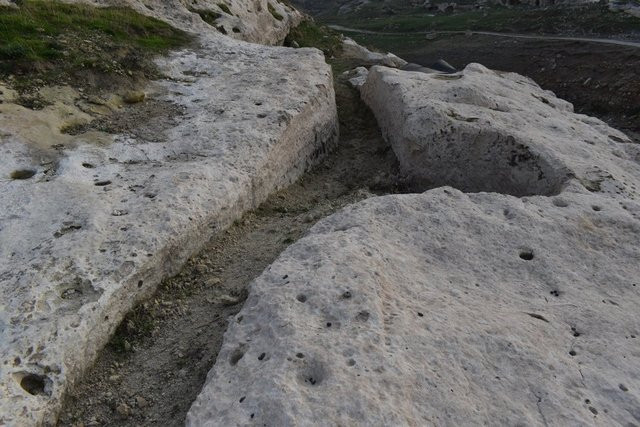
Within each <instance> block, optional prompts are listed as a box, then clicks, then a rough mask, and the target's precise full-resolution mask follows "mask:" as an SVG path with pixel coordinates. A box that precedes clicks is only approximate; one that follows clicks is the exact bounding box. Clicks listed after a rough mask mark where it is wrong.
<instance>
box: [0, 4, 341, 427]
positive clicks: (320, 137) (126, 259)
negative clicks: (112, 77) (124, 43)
mask: <svg viewBox="0 0 640 427" xmlns="http://www.w3.org/2000/svg"><path fill="white" fill-rule="evenodd" d="M104 4H110V3H104ZM219 4H222V3H219ZM219 4H217V5H214V4H213V3H207V4H205V3H201V2H199V3H198V8H207V9H210V10H212V11H214V12H215V13H219V14H221V15H225V13H226V15H228V16H226V15H225V16H224V17H222V18H221V19H222V23H221V24H220V25H222V26H225V28H226V26H227V25H233V26H234V27H232V31H228V33H229V35H231V36H234V37H237V38H242V39H245V40H249V41H254V42H263V43H267V44H274V43H278V42H279V41H281V40H282V39H283V37H284V35H285V34H286V33H287V31H288V28H289V26H291V25H294V24H295V23H296V22H297V21H298V19H299V14H297V12H294V11H292V10H291V9H290V8H288V7H287V6H284V5H282V4H280V3H277V2H270V3H268V2H267V1H265V0H260V1H257V0H256V1H234V2H228V3H226V7H223V8H222V9H223V10H220V6H219ZM127 5H128V6H130V7H133V8H134V9H136V10H139V11H140V12H142V13H145V14H149V15H152V16H155V17H158V18H160V19H162V20H165V21H167V22H169V23H171V24H172V25H175V26H177V27H179V28H181V29H184V30H188V31H191V32H195V33H197V34H198V35H199V38H198V41H197V43H196V45H195V46H192V47H190V48H188V49H183V50H181V51H177V52H174V53H172V54H171V55H169V56H167V57H164V58H161V59H159V60H158V66H159V68H160V71H161V73H162V74H163V76H164V78H163V79H161V80H158V81H154V82H151V83H150V84H149V85H148V86H147V87H145V88H143V89H144V92H145V93H146V99H147V101H145V102H143V103H140V104H134V105H138V106H139V107H131V108H133V110H128V111H134V112H135V108H145V107H144V106H145V105H149V104H148V103H156V104H160V105H163V106H165V107H166V109H167V110H168V111H169V112H170V113H167V114H166V115H164V116H160V117H159V118H157V119H156V120H155V121H148V120H140V119H133V120H140V122H139V123H134V125H133V131H131V132H126V133H116V134H109V133H105V132H101V131H91V132H85V133H81V134H78V135H73V134H68V133H64V132H63V131H64V130H65V129H66V128H68V127H69V126H71V125H74V124H76V123H78V122H86V121H87V120H90V117H87V115H86V114H85V113H84V112H83V111H81V110H79V109H78V106H77V94H76V93H74V91H73V90H72V89H70V88H64V87H63V88H60V87H57V88H55V87H54V88H47V89H46V90H45V92H47V91H48V92H47V93H49V94H50V92H51V91H53V92H55V94H56V95H55V96H54V97H53V98H52V99H55V102H53V104H52V105H49V106H46V107H45V108H43V109H41V110H30V109H27V108H24V107H22V106H20V105H18V104H16V103H14V102H13V101H14V99H13V98H14V97H15V96H16V94H15V93H14V92H12V91H11V90H9V89H7V88H3V90H2V97H3V99H2V100H3V103H2V104H0V113H1V115H0V135H1V138H2V145H0V153H1V154H0V155H1V156H2V159H3V162H2V164H0V176H2V177H3V182H2V186H0V199H1V200H2V202H3V205H4V208H3V210H2V213H1V214H0V242H2V244H1V245H0V293H1V298H0V301H1V302H0V358H1V360H2V363H1V364H0V424H3V425H34V424H43V423H44V424H50V423H53V422H54V421H55V416H56V411H57V410H58V408H59V405H60V399H61V397H62V396H63V394H64V393H65V391H66V390H67V389H68V388H69V387H70V386H72V385H73V383H74V381H75V380H76V379H77V378H78V377H79V375H81V373H82V372H83V370H84V369H85V368H86V367H87V366H88V365H89V364H90V363H91V362H92V361H93V360H94V358H95V356H96V353H97V352H98V351H99V350H100V348H101V347H102V346H103V345H104V343H105V342H106V340H107V339H108V338H109V336H110V335H111V333H112V332H113V331H114V329H115V327H116V326H117V325H118V324H119V323H120V321H121V319H122V317H123V316H124V314H126V313H127V312H128V311H129V310H130V309H131V308H132V307H133V306H134V305H135V304H136V302H138V301H140V300H141V299H144V298H146V297H148V296H149V295H151V294H152V293H153V292H154V290H155V288H156V286H157V284H158V282H159V281H160V280H161V279H162V278H163V277H166V276H167V275H170V274H174V273H175V272H176V271H177V270H178V269H179V268H180V266H181V264H182V263H183V262H184V260H185V259H186V258H187V257H188V256H190V255H191V254H192V253H193V252H194V251H195V250H197V249H198V248H199V247H200V246H201V245H202V244H203V243H204V242H205V241H206V240H207V239H208V238H209V237H210V236H212V235H214V234H216V233H218V232H219V231H220V230H223V229H224V228H226V227H227V226H228V225H229V224H230V223H232V222H233V221H234V220H235V219H236V218H238V217H239V216H240V215H241V214H242V213H244V212H245V211H247V210H249V209H252V208H255V207H256V206H257V205H259V204H260V203H261V202H262V201H263V200H264V199H265V198H266V197H267V196H268V194H270V193H271V192H273V191H274V190H276V189H279V188H282V187H283V186H286V185H288V184H289V183H291V182H292V181H293V180H295V179H296V178H297V177H298V176H299V175H300V174H301V173H302V172H303V171H304V170H305V169H306V168H307V167H309V166H310V165H312V164H314V163H315V162H316V161H317V160H318V159H319V158H321V156H322V155H323V153H324V152H325V151H326V150H327V149H328V148H329V147H330V146H331V145H332V144H333V143H334V142H335V139H336V136H337V122H336V109H335V99H334V93H333V86H332V84H333V83H332V76H331V71H330V69H329V67H328V65H327V64H326V63H325V61H324V57H323V56H322V54H321V53H320V52H319V51H317V50H313V49H299V50H293V49H288V48H280V47H267V46H261V45H255V44H249V43H245V42H243V41H238V40H233V39H231V38H229V37H226V36H223V35H222V34H221V33H220V30H218V29H216V28H215V26H212V25H209V24H208V23H206V22H205V21H203V20H202V18H201V14H198V13H195V12H191V11H190V10H189V9H193V8H194V7H195V2H194V3H193V5H191V6H185V5H184V4H183V3H180V2H171V1H167V2H161V1H155V2H145V3H142V2H127ZM227 9H228V12H229V13H227V12H226V10H227ZM227 23H229V24H227ZM216 24H218V23H217V22H216ZM236 26H237V27H238V28H239V29H240V31H238V32H235V31H233V28H235V27H236ZM256 70H260V72H259V73H257V72H256ZM141 98H142V97H140V99H141ZM140 99H136V100H131V102H137V101H139V100H140ZM120 102H121V101H120ZM135 117H138V116H135Z"/></svg>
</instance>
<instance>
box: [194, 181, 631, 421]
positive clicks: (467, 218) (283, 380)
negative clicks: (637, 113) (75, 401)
mask: <svg viewBox="0 0 640 427" xmlns="http://www.w3.org/2000/svg"><path fill="white" fill-rule="evenodd" d="M594 207H597V208H598V209H599V210H597V211H596V210H594ZM638 241H640V204H638V203H637V202H636V201H631V200H628V201H625V202H624V203H623V204H619V203H618V202H617V201H616V200H614V199H612V198H611V197H608V196H601V195H592V194H585V193H584V192H570V193H566V194H563V195H562V197H561V198H548V197H540V196H535V197H531V198H524V199H518V198H515V197H512V196H507V195H500V194H492V193H479V194H469V195H467V194H463V193H461V192H460V191H458V190H455V189H453V188H450V187H446V188H439V189H436V190H432V191H429V192H427V193H424V194H416V195H403V196H386V197H380V198H373V199H369V200H367V201H365V202H362V203H360V204H357V205H355V206H351V207H349V208H347V209H345V210H344V211H342V212H341V213H338V214H336V215H334V216H332V217H329V218H328V219H326V220H324V221H322V222H321V223H320V224H318V225H317V226H316V227H315V228H314V229H313V230H312V231H311V232H310V233H309V235H308V236H307V237H306V238H304V239H302V240H301V241H299V242H298V243H296V244H295V245H293V246H291V247H290V248H288V249H287V250H286V251H285V252H284V253H283V254H282V255H281V256H280V258H279V259H278V260H277V261H276V262H275V263H274V264H273V265H272V266H271V267H270V268H269V269H268V270H267V271H265V273H264V274H263V275H262V276H261V277H259V278H258V279H257V280H256V281H255V282H254V283H253V284H252V286H251V289H250V296H249V299H248V300H247V302H246V303H245V307H244V308H243V310H242V311H241V312H240V313H239V314H238V315H237V316H236V317H235V319H233V320H232V321H231V323H230V326H229V329H228V331H227V332H226V334H225V340H224V344H223V347H222V350H221V351H220V353H219V355H218V358H217V361H216V364H215V366H214V368H213V369H212V370H211V372H210V373H209V376H208V380H207V384H206V385H205V387H204V389H203V391H202V392H201V394H200V396H199V397H198V399H197V400H196V402H195V403H194V405H193V406H192V408H191V410H190V412H189V415H188V417H187V425H188V426H218V425H229V426H230V425H263V424H266V425H279V426H290V425H327V426H331V425H362V426H370V425H479V424H488V425H496V424H498V425H551V426H565V425H593V424H595V425H634V424H638V423H640V370H638V366H640V350H639V348H640V347H639V345H638V342H639V340H640V316H639V315H638V306H639V305H640V289H639V288H640V248H639V247H638ZM529 254H532V256H533V259H531V260H527V259H523V258H529Z"/></svg>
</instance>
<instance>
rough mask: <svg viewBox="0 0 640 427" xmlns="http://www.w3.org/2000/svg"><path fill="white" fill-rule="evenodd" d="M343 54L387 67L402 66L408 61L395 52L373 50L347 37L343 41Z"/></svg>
mask: <svg viewBox="0 0 640 427" xmlns="http://www.w3.org/2000/svg"><path fill="white" fill-rule="evenodd" d="M342 51H343V53H342V54H343V55H344V56H345V57H348V58H354V59H359V60H361V61H365V62H367V63H371V64H377V65H384V66H387V67H394V68H402V67H404V66H405V65H407V61H405V60H404V59H402V58H400V57H398V56H396V55H394V54H393V53H386V54H385V53H380V52H372V51H370V50H369V49H367V48H366V47H364V46H361V45H359V44H358V43H357V42H356V41H354V40H352V39H350V38H348V37H346V38H345V39H344V40H343V41H342Z"/></svg>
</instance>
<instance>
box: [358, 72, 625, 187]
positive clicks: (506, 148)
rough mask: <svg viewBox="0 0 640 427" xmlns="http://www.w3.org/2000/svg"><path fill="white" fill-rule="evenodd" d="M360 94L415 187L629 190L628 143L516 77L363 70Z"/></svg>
mask: <svg viewBox="0 0 640 427" xmlns="http://www.w3.org/2000/svg"><path fill="white" fill-rule="evenodd" d="M361 93H362V98H363V99H364V100H365V102H366V103H367V105H369V107H371V109H372V110H373V112H374V114H375V116H376V118H377V120H378V123H379V125H380V128H381V130H382V132H383V135H384V136H385V138H386V139H388V140H389V142H390V143H391V145H392V147H393V150H394V152H395V153H396V155H397V156H398V159H399V161H400V164H401V167H402V170H403V172H404V173H405V174H406V175H408V177H409V178H410V179H411V180H412V181H414V182H415V183H417V184H419V185H422V186H427V187H428V186H437V185H451V186H454V187H456V188H459V189H461V190H463V191H495V192H498V193H505V194H512V195H515V196H523V195H531V194H543V195H551V194H557V193H558V192H560V191H561V189H562V187H563V185H564V183H565V182H566V181H567V179H569V178H571V177H574V178H577V179H578V180H580V181H581V182H583V184H584V185H585V186H587V187H589V188H592V189H596V188H600V187H606V188H608V189H613V188H614V187H615V186H616V185H622V186H623V187H624V188H625V190H624V191H627V192H628V191H629V190H630V189H629V188H627V187H628V186H627V184H625V183H624V182H625V180H624V179H622V177H623V176H624V175H625V174H626V173H627V172H626V170H627V169H628V168H629V167H632V166H630V165H629V162H630V161H632V160H630V156H629V155H628V153H627V152H626V150H627V149H630V150H634V149H635V148H633V147H632V145H633V144H625V143H630V142H631V141H630V140H629V138H628V137H627V136H625V135H624V134H623V133H622V132H619V131H617V130H615V129H612V128H611V127H609V126H607V124H606V123H604V122H602V121H600V120H598V119H596V118H593V117H589V116H585V115H581V114H575V113H574V112H573V105H571V104H570V103H568V102H566V101H564V100H561V99H558V98H557V97H556V96H555V95H554V94H553V93H552V92H550V91H546V90H543V89H541V88H540V87H539V86H538V85H537V84H536V83H535V82H533V81H532V80H531V79H529V78H526V77H523V76H521V75H518V74H514V73H500V72H495V71H493V70H489V69H487V68H485V67H483V66H482V65H479V64H470V65H468V66H467V67H466V69H465V70H463V71H462V72H460V73H456V74H425V73H417V72H404V71H399V70H394V69H390V68H386V67H372V69H371V70H370V72H369V75H368V78H367V80H366V83H365V84H364V85H363V86H362V89H361ZM609 175H612V176H613V177H614V178H615V179H614V178H612V177H610V176H609Z"/></svg>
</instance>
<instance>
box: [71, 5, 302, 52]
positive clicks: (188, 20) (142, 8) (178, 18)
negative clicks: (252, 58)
mask: <svg viewBox="0 0 640 427" xmlns="http://www.w3.org/2000/svg"><path fill="white" fill-rule="evenodd" d="M69 1H70V2H77V3H88V4H92V5H96V6H113V5H119V6H123V5H124V6H126V7H130V8H132V9H134V10H135V11H137V12H139V13H141V14H143V15H147V16H152V17H154V18H157V19H160V20H162V21H165V22H167V23H169V24H171V25H173V26H174V27H176V28H179V29H181V30H183V31H187V32H192V33H197V34H202V33H211V32H217V33H220V34H225V35H227V36H228V37H231V38H234V39H238V40H244V41H248V42H252V43H260V44H269V45H278V44H281V43H282V42H283V41H284V38H285V37H286V36H287V34H288V33H289V30H290V29H291V28H292V27H295V26H296V25H298V24H299V23H300V22H301V21H302V14H301V13H300V12H298V11H297V10H295V9H294V8H292V7H290V6H288V5H286V4H284V3H281V2H279V1H277V0H225V1H217V0H186V1H179V0H144V1H143V0H122V1H118V0H69ZM203 17H206V20H205V18H203ZM213 18H215V20H214V19H213Z"/></svg>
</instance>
